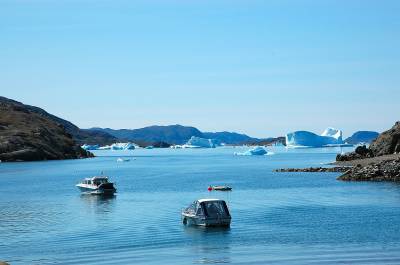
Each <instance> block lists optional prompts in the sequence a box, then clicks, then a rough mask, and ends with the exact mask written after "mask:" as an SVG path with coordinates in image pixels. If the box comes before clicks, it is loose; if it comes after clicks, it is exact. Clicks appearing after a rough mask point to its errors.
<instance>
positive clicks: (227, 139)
mask: <svg viewBox="0 0 400 265" xmlns="http://www.w3.org/2000/svg"><path fill="white" fill-rule="evenodd" d="M203 137H204V138H208V139H216V140H218V141H220V142H221V143H225V144H239V143H245V142H251V141H257V140H259V139H257V138H252V137H250V136H248V135H246V134H240V133H235V132H204V133H203Z"/></svg>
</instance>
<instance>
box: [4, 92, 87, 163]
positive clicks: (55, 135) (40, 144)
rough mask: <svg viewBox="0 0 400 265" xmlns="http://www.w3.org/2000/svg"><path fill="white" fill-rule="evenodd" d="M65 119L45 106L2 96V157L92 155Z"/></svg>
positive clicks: (35, 158)
mask: <svg viewBox="0 0 400 265" xmlns="http://www.w3.org/2000/svg"><path fill="white" fill-rule="evenodd" d="M58 120H60V121H64V120H62V119H60V118H58V117H56V116H54V115H51V114H49V113H47V112H46V111H44V110H43V109H40V108H37V107H33V106H29V105H24V104H22V103H20V102H17V101H14V100H10V99H8V98H5V97H0V160H1V161H36V160H56V159H72V158H85V157H90V156H92V154H91V153H89V152H87V151H85V150H83V149H82V148H80V147H79V145H77V144H76V142H75V141H74V139H73V138H72V136H71V134H69V133H68V132H67V131H66V128H64V124H62V123H61V122H57V121H58Z"/></svg>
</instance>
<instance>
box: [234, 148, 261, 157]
mask: <svg viewBox="0 0 400 265" xmlns="http://www.w3.org/2000/svg"><path fill="white" fill-rule="evenodd" d="M234 155H240V156H263V155H268V151H267V150H265V148H264V147H261V146H257V147H254V148H252V149H250V150H248V151H246V152H243V153H234Z"/></svg>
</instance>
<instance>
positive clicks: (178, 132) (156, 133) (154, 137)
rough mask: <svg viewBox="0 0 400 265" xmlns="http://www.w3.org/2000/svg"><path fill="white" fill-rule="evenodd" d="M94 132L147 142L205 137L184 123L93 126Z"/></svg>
mask: <svg viewBox="0 0 400 265" xmlns="http://www.w3.org/2000/svg"><path fill="white" fill-rule="evenodd" d="M88 130H89V131H92V132H99V131H100V132H106V133H108V134H111V135H112V136H114V137H116V138H118V139H120V140H128V141H140V142H147V143H154V142H166V143H169V144H184V143H186V141H187V140H189V139H190V137H192V136H197V137H203V134H202V132H200V131H199V130H198V129H196V128H194V127H187V126H182V125H169V126H149V127H145V128H141V129H132V130H130V129H119V130H114V129H110V128H105V129H102V128H91V129H88Z"/></svg>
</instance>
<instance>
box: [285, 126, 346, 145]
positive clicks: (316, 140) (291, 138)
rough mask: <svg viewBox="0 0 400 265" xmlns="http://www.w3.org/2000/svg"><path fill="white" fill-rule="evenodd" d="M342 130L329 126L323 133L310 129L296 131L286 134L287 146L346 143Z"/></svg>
mask: <svg viewBox="0 0 400 265" xmlns="http://www.w3.org/2000/svg"><path fill="white" fill-rule="evenodd" d="M342 138H343V133H342V131H341V130H337V129H334V128H330V127H329V128H327V129H326V130H325V131H323V133H322V134H321V135H317V134H315V133H312V132H308V131H296V132H292V133H288V134H286V146H287V147H292V148H293V147H294V148H295V147H326V146H340V145H343V144H345V143H344V141H343V139H342Z"/></svg>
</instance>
